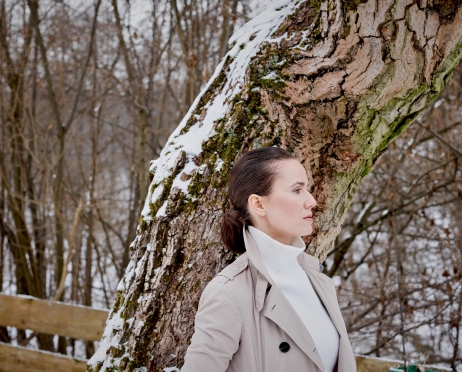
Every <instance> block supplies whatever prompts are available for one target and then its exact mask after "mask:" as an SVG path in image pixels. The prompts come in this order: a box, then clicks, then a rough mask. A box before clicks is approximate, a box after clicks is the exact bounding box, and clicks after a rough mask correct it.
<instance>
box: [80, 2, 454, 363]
mask: <svg viewBox="0 0 462 372" xmlns="http://www.w3.org/2000/svg"><path fill="white" fill-rule="evenodd" d="M276 3H279V4H276ZM276 3H273V4H272V5H271V6H272V8H271V9H270V10H268V11H266V12H263V13H262V14H261V15H260V16H259V17H258V18H257V19H255V20H253V21H251V22H250V23H249V24H248V25H246V26H244V29H243V30H240V31H238V32H237V33H236V34H235V35H234V36H233V38H232V39H231V40H232V41H234V44H232V45H231V47H232V49H231V50H230V52H229V53H228V54H227V55H226V56H225V58H224V59H223V61H222V63H221V64H220V65H219V66H218V68H217V71H216V73H215V75H214V76H213V77H212V79H211V82H210V83H209V85H208V86H207V88H206V89H205V90H204V91H203V92H202V94H201V95H200V96H199V97H198V98H197V99H196V101H195V102H194V104H193V106H192V108H191V110H190V111H189V113H188V114H187V115H186V117H185V119H184V120H183V122H182V123H181V124H180V125H179V127H178V128H177V130H176V131H175V132H174V133H173V134H172V136H171V137H170V139H169V141H168V144H167V146H166V147H165V148H164V150H163V151H162V153H161V155H160V158H159V159H157V160H156V161H155V162H153V163H152V165H151V172H152V173H153V175H154V177H153V180H152V183H151V187H150V190H149V194H148V198H147V199H146V204H145V209H144V210H143V215H142V217H141V219H140V225H139V226H138V235H137V237H136V239H135V241H134V242H133V243H132V245H131V249H132V257H131V261H130V264H129V266H128V268H127V271H126V273H125V276H124V278H123V279H122V280H121V282H120V283H119V287H118V292H117V299H116V301H115V303H114V307H113V309H112V312H111V315H110V317H109V320H108V323H107V326H106V330H105V335H104V337H103V340H102V342H101V345H100V348H99V350H98V351H97V353H96V354H95V356H94V357H93V358H92V359H91V361H90V363H89V370H94V371H98V370H106V369H109V370H111V368H113V370H130V371H133V370H135V369H136V368H140V369H138V370H149V371H162V369H163V368H167V367H173V366H177V367H181V366H182V364H183V357H184V354H185V352H186V349H187V347H188V344H189V340H190V338H191V336H192V333H193V322H194V315H195V312H196V309H197V305H198V301H199V298H200V295H201V293H202V290H203V288H204V287H205V285H206V284H207V283H208V281H209V280H211V279H212V277H214V276H215V275H216V274H217V273H218V272H219V271H220V270H221V269H222V268H223V267H225V266H226V265H228V264H229V263H231V262H232V261H233V259H235V256H233V254H231V253H230V252H228V251H227V250H226V249H225V248H224V246H223V245H222V244H221V242H220V238H219V227H220V226H219V223H220V216H221V214H222V213H223V211H225V210H227V208H228V200H227V194H226V187H227V181H228V176H229V171H230V168H231V167H232V164H233V161H234V160H235V159H237V158H238V157H239V156H240V155H241V154H242V153H243V152H245V151H248V150H250V149H252V148H256V147H260V146H271V145H277V146H280V147H283V148H286V149H288V150H289V151H291V152H293V153H294V154H295V155H296V156H297V158H298V159H299V160H300V161H301V162H302V163H303V164H304V166H305V168H306V171H307V174H308V178H309V179H310V180H312V182H313V189H312V192H313V195H314V197H315V198H316V200H317V202H318V207H317V210H316V212H315V223H314V234H313V235H312V236H311V237H309V239H308V240H307V241H306V243H307V244H308V249H307V252H308V253H310V254H313V255H315V256H317V257H319V259H320V260H321V261H323V260H324V258H325V257H326V255H327V253H328V252H329V250H330V249H331V247H332V244H333V241H334V239H335V237H336V236H337V234H338V233H339V231H340V229H341V226H342V221H343V219H344V216H345V212H346V210H347V208H348V206H349V205H350V203H351V201H352V199H353V197H354V195H355V193H356V190H357V188H358V186H359V184H360V183H361V180H362V179H363V178H364V176H365V175H367V174H368V173H369V171H370V170H371V167H373V165H374V162H375V161H376V160H377V158H378V157H379V155H380V154H381V152H383V151H384V150H385V149H386V147H387V146H388V144H389V143H390V142H391V141H392V140H393V139H394V138H395V137H397V136H398V135H399V134H400V133H402V132H403V130H404V129H405V128H406V127H407V126H408V125H409V124H410V123H411V122H412V121H413V120H414V119H415V118H416V117H417V116H418V115H419V113H420V112H421V111H422V110H423V109H424V108H425V107H426V106H427V105H428V103H429V102H430V101H431V100H432V99H434V98H435V97H436V95H437V94H438V93H439V92H440V91H441V90H442V88H443V87H444V85H445V84H446V82H447V81H448V79H449V76H450V74H451V72H452V71H453V69H454V68H455V66H456V65H457V64H458V62H459V60H460V58H461V53H462V8H461V7H460V1H452V2H451V1H445V2H442V1H436V0H435V1H433V2H432V1H424V0H422V1H417V2H413V1H410V0H397V1H380V0H379V1H376V0H370V1H368V2H362V1H357V0H346V1H340V0H337V1H332V0H330V1H325V2H321V1H320V0H309V1H304V2H296V1H294V2H290V1H278V2H276ZM269 19H272V23H271V22H270V21H268V20H269ZM265 22H266V23H265ZM194 142H198V143H199V144H200V145H199V147H198V149H196V150H194V149H195V148H194V146H193V145H191V143H194Z"/></svg>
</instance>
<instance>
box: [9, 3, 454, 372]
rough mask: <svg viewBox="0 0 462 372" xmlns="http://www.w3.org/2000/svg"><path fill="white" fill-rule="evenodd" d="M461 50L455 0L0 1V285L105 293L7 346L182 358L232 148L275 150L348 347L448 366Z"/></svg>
mask: <svg viewBox="0 0 462 372" xmlns="http://www.w3.org/2000/svg"><path fill="white" fill-rule="evenodd" d="M461 57H462V5H461V3H460V1H452V0H447V1H443V0H377V1H376V0H369V1H366V0H325V1H322V0H302V1H300V0H299V1H289V0H273V1H270V0H267V1H255V0H251V1H246V0H202V1H198V0H126V1H118V0H108V1H102V0H91V1H90V0H82V1H69V0H60V1H53V0H0V87H1V88H0V128H1V129H0V130H1V135H0V140H1V147H0V149H1V155H0V162H1V164H0V170H1V173H0V179H1V183H0V213H1V220H0V239H1V241H0V292H1V293H3V294H7V295H28V296H33V297H36V298H41V299H45V300H54V301H59V302H64V303H66V304H72V305H83V306H88V307H93V308H96V309H106V310H108V311H110V316H109V318H108V321H107V323H106V328H105V330H104V336H103V338H102V340H101V341H85V340H82V339H78V338H73V337H65V336H58V335H50V334H45V333H39V332H33V331H32V330H24V329H19V328H16V327H12V326H8V325H6V324H1V322H0V342H2V343H5V344H11V345H17V346H23V347H27V348H30V349H41V350H47V351H51V352H53V353H60V354H63V355H67V356H72V357H74V358H76V359H84V360H88V359H89V360H90V362H89V364H88V368H89V369H88V370H91V371H107V370H121V371H122V370H124V371H135V370H136V371H162V370H167V371H175V370H177V369H175V368H180V367H181V365H182V360H183V359H182V358H183V357H184V354H185V351H186V348H187V346H188V340H189V339H190V337H191V335H192V331H193V319H194V313H195V311H196V309H197V304H198V301H199V298H200V294H201V291H202V290H203V288H204V287H205V285H206V284H207V282H208V281H210V279H211V278H212V277H213V276H214V275H215V274H216V273H218V272H219V271H220V270H221V269H222V268H224V267H225V266H226V265H228V264H229V263H231V262H232V261H233V260H234V259H236V255H233V254H232V253H231V252H229V251H227V250H226V249H225V247H224V246H223V245H222V244H221V242H220V239H219V221H220V219H219V216H220V214H221V213H222V212H223V211H225V210H227V209H228V207H229V206H228V204H227V196H226V184H227V179H228V176H229V171H230V169H231V167H232V164H233V162H234V161H235V160H236V159H237V158H238V157H239V156H240V155H241V154H242V153H243V152H245V151H248V150H249V149H253V148H258V147H261V146H280V147H283V148H285V149H288V150H289V151H291V152H293V153H294V154H295V155H296V156H297V158H298V159H299V160H300V161H301V162H302V164H303V165H304V166H305V168H306V170H307V174H308V178H309V179H310V180H311V181H312V183H313V184H312V190H311V192H312V193H313V195H314V196H315V198H317V200H318V204H319V206H318V209H317V210H316V211H315V215H314V219H315V232H316V233H315V234H314V235H313V236H310V237H307V238H306V243H307V247H308V249H307V252H308V253H310V254H312V255H315V256H316V257H318V258H319V259H320V262H322V263H323V264H324V266H325V269H324V273H325V274H327V275H328V276H329V277H331V278H333V279H334V281H335V283H336V290H337V297H338V301H339V304H340V308H341V311H342V315H343V317H344V319H345V323H346V326H347V330H348V334H349V337H350V341H351V344H352V346H353V350H354V352H355V354H357V355H366V356H372V357H383V358H391V359H397V360H404V361H408V362H410V363H428V364H433V365H438V366H440V367H441V368H446V369H447V370H450V371H451V370H452V371H462V228H461V226H462V224H461V222H460V221H461V220H462V65H460V66H459V61H460V59H461ZM353 141H355V142H353ZM0 301H1V298H0ZM0 308H1V307H0ZM0 355H1V354H0ZM90 358H91V359H90ZM1 364H2V360H1V359H0V365H1ZM112 367H113V368H117V369H112ZM1 370H2V368H1V366H0V371H1Z"/></svg>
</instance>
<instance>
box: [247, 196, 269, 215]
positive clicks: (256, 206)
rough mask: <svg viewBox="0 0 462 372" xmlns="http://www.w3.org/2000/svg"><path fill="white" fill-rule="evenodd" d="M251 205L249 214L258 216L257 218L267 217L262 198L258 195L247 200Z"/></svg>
mask: <svg viewBox="0 0 462 372" xmlns="http://www.w3.org/2000/svg"><path fill="white" fill-rule="evenodd" d="M247 201H248V203H249V212H250V214H256V215H257V216H264V215H266V211H265V208H264V206H263V202H262V197H261V196H259V195H256V194H252V195H250V196H249V199H248V200H247Z"/></svg>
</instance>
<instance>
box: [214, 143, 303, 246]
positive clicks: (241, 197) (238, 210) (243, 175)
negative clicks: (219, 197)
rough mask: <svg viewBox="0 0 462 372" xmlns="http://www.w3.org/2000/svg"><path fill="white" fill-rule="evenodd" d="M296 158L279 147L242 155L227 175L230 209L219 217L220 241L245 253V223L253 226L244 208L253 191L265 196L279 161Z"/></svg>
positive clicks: (269, 191)
mask: <svg viewBox="0 0 462 372" xmlns="http://www.w3.org/2000/svg"><path fill="white" fill-rule="evenodd" d="M284 159H297V158H296V157H295V156H294V155H293V154H291V153H290V152H289V151H286V150H284V149H281V148H279V147H260V148H258V149H255V150H252V151H249V152H247V153H245V154H244V155H242V156H241V157H240V158H239V160H237V161H236V163H235V164H234V166H233V168H232V169H231V173H230V176H229V186H228V199H229V204H230V207H231V210H229V211H228V212H225V213H224V214H223V215H222V217H221V240H222V241H223V243H224V244H225V245H226V246H227V247H228V248H229V249H230V250H231V251H233V252H235V253H244V252H245V244H244V237H243V228H244V224H246V225H252V223H251V220H250V213H249V211H248V209H247V207H248V202H247V201H248V199H249V196H250V195H252V194H257V195H260V196H266V195H269V194H270V193H271V186H272V184H273V180H274V178H275V177H276V176H277V173H276V164H275V162H276V161H278V160H284Z"/></svg>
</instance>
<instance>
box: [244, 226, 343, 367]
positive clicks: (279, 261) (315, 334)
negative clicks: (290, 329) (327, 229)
mask: <svg viewBox="0 0 462 372" xmlns="http://www.w3.org/2000/svg"><path fill="white" fill-rule="evenodd" d="M248 230H249V233H250V235H251V236H252V238H253V239H254V241H255V243H256V245H257V247H258V250H259V252H260V257H261V260H262V262H263V265H265V267H266V269H267V271H268V273H269V275H270V276H271V279H273V281H274V283H275V284H276V285H277V286H278V288H279V289H280V290H281V292H282V293H283V294H284V295H285V296H286V298H287V299H288V300H289V302H290V304H291V305H292V307H293V308H294V309H295V311H296V312H297V314H298V315H299V316H300V318H301V319H302V321H303V323H304V324H305V326H306V328H307V329H308V332H309V333H310V335H311V337H312V338H313V341H314V343H315V345H316V348H317V349H318V352H319V354H320V355H321V359H322V363H323V365H324V370H325V371H326V372H332V371H333V370H334V367H335V363H336V362H337V356H338V349H339V341H340V336H339V334H338V332H337V329H336V328H335V326H334V324H333V323H332V320H331V318H330V316H329V313H328V312H327V310H326V309H325V308H324V306H323V304H322V302H321V300H320V299H319V297H318V295H317V294H316V292H315V291H314V289H313V286H312V285H311V281H310V279H309V277H308V275H307V274H306V272H305V271H304V270H303V268H302V267H301V266H300V264H299V262H298V260H297V256H298V255H299V254H301V253H302V252H303V251H304V250H305V244H304V243H303V242H302V243H300V241H297V240H296V239H294V240H293V241H292V242H291V244H290V245H286V244H283V243H280V242H279V241H277V240H275V239H273V238H272V237H270V236H269V235H267V234H265V233H264V232H263V231H261V230H259V229H257V228H255V227H253V226H250V225H248ZM302 245H303V246H302Z"/></svg>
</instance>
